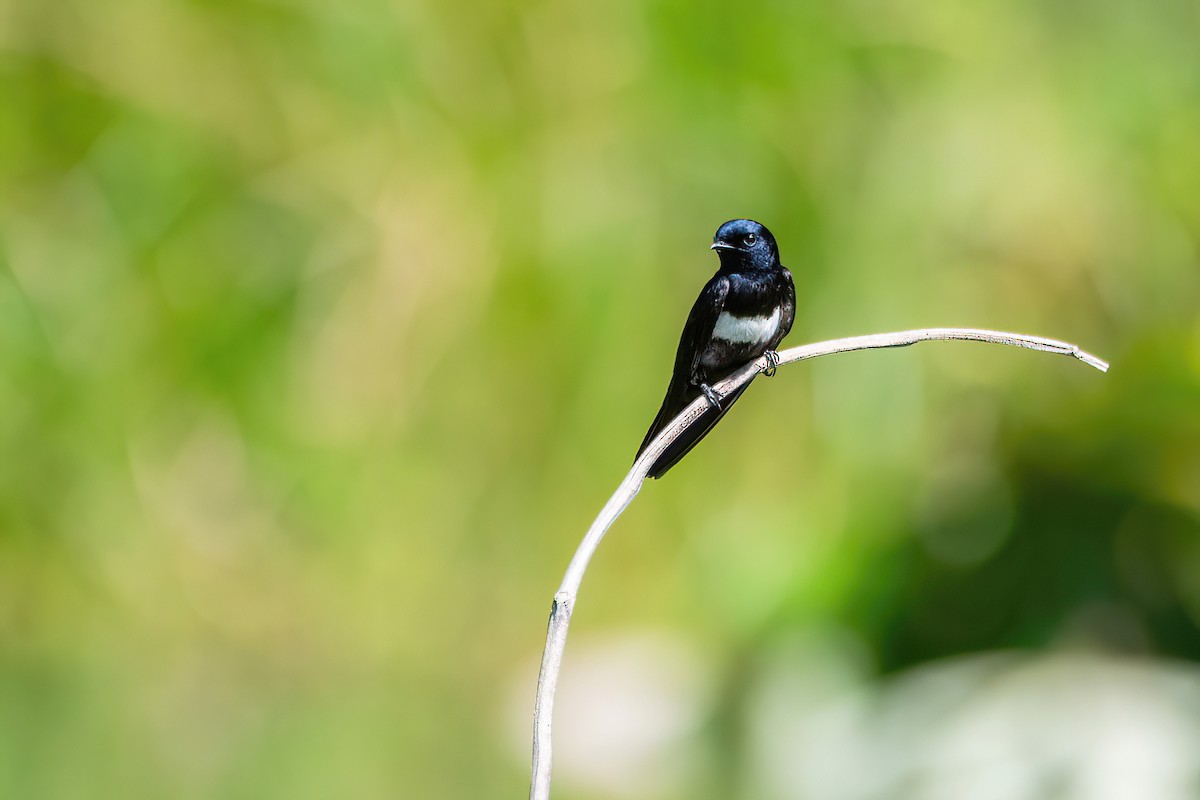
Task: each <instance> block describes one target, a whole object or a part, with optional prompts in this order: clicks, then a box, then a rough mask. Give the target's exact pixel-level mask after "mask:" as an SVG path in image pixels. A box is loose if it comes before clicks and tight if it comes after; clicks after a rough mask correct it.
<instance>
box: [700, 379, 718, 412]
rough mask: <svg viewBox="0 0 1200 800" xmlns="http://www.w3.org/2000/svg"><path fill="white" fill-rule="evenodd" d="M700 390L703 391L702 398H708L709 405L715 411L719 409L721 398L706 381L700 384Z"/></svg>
mask: <svg viewBox="0 0 1200 800" xmlns="http://www.w3.org/2000/svg"><path fill="white" fill-rule="evenodd" d="M700 391H701V392H703V393H704V399H706V400H708V403H709V405H711V406H712V407H713V408H715V409H716V410H717V411H720V410H721V398H719V397H717V393H716V392H714V391H713V390H712V387H711V386H709V385H708V384H707V383H702V384H700Z"/></svg>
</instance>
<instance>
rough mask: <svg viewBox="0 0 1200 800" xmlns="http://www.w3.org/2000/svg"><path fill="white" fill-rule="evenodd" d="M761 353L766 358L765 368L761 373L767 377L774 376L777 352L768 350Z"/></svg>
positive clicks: (777, 358) (776, 366) (777, 363)
mask: <svg viewBox="0 0 1200 800" xmlns="http://www.w3.org/2000/svg"><path fill="white" fill-rule="evenodd" d="M763 355H764V356H765V357H766V359H767V368H766V369H764V370H763V375H766V376H767V377H768V378H774V377H775V370H776V369H778V368H779V353H776V352H775V351H774V350H768V351H767V352H765V353H763Z"/></svg>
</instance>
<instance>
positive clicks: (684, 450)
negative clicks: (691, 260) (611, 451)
mask: <svg viewBox="0 0 1200 800" xmlns="http://www.w3.org/2000/svg"><path fill="white" fill-rule="evenodd" d="M729 289H730V284H729V279H728V278H726V277H725V276H724V275H716V276H714V277H713V279H712V280H710V281H709V282H708V285H707V286H705V287H704V291H702V292H701V293H700V296H699V297H697V298H696V303H695V305H693V306H692V311H691V313H690V314H688V319H687V323H686V324H685V325H684V326H683V334H682V335H681V336H680V337H679V350H678V351H676V353H675V371H674V373H673V374H672V375H671V383H670V385H669V386H668V387H667V396H666V397H665V398H663V403H662V407H661V408H660V409H659V410H658V416H656V417H655V418H654V422H653V423H651V425H650V430H648V431H646V438H645V439H643V440H642V446H641V447H639V448H638V455H639V456H640V455H641V454H642V451H643V450H645V449H646V446H647V445H649V444H650V442H652V441H653V440H654V437H655V436H657V435H658V434H659V432H660V431H662V429H663V428H665V427H666V426H667V425H668V424H669V423H670V422H671V420H673V419H675V417H677V416H679V412H681V411H683V409H684V408H686V407H687V406H688V404H689V403H691V402H692V401H693V400H695V399H696V398H697V397H699V396H700V394H701V392H700V387H699V385H698V384H696V383H694V382H693V378H694V377H696V376H697V375H698V372H699V367H700V359H701V357H702V356H703V355H704V350H705V348H707V347H708V343H709V341H710V340H711V339H712V332H713V328H715V327H716V324H717V317H719V316H721V310H722V309H723V308H724V307H725V299H726V298H727V297H728V296H729ZM748 385H749V384H747V386H748ZM743 391H745V386H743V387H742V388H741V389H739V390H738V391H736V392H733V393H732V394H730V395H729V396H728V397H724V398H722V399H721V409H720V410H719V411H718V410H717V409H715V408H708V409H707V410H706V411H705V412H704V414H703V415H702V416H700V418H699V419H697V420H696V421H695V422H693V423H692V424H691V425H690V426H689V427H688V429H687V430H685V431H684V432H683V433H682V434H680V435H679V438H677V439H676V440H675V441H674V442H672V443H671V444H670V445H669V446H668V447H667V449H666V450H665V451H663V454H662V455H661V456H659V457H658V460H657V461H655V462H654V464H653V465H652V466H651V467H650V473H649V474H650V476H651V477H652V478H661V477H662V476H663V475H665V474H666V472H667V470H669V469H670V468H671V467H673V466H675V464H676V463H678V462H679V459H681V458H683V457H684V456H685V455H687V454H688V451H689V450H691V449H692V448H693V447H695V446H696V445H697V444H698V443H699V442H700V440H701V439H703V438H704V436H705V435H706V434H707V433H708V432H709V431H710V430H712V427H713V426H714V425H716V424H717V422H718V421H719V420H720V419H721V417H723V416H725V412H726V411H728V410H729V407H730V406H732V405H733V403H734V401H735V400H737V399H738V397H740V396H741V394H742V392H743ZM635 460H636V459H635Z"/></svg>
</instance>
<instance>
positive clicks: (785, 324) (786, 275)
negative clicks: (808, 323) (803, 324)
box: [767, 266, 796, 350]
mask: <svg viewBox="0 0 1200 800" xmlns="http://www.w3.org/2000/svg"><path fill="white" fill-rule="evenodd" d="M779 272H780V279H779V282H780V295H781V298H780V301H779V309H780V317H779V330H778V332H777V333H776V334H775V337H774V338H773V339H772V340H771V343H770V344H769V345H768V346H767V349H768V350H775V349H776V348H778V347H779V343H780V342H782V341H783V337H785V336H787V335H788V333H790V332H791V330H792V323H793V322H795V321H796V284H795V283H793V282H792V273H791V272H789V271H788V268H787V267H784V266H780V267H779Z"/></svg>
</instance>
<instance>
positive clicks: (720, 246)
mask: <svg viewBox="0 0 1200 800" xmlns="http://www.w3.org/2000/svg"><path fill="white" fill-rule="evenodd" d="M708 249H709V250H737V248H736V247H734V246H733V245H731V244H725V243H724V242H713V243H712V246H711V247H709V248H708Z"/></svg>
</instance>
